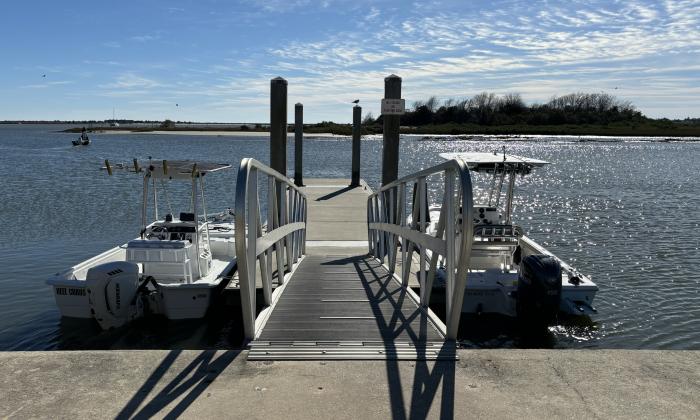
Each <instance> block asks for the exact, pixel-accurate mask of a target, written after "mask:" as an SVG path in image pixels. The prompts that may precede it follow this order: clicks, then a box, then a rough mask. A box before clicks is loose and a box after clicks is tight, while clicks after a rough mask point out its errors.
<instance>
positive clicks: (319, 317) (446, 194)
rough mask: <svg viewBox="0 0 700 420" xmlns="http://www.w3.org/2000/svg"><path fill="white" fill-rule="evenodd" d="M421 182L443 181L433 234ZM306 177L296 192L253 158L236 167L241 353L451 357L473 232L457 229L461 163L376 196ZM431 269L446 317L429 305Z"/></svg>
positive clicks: (467, 191) (463, 200)
mask: <svg viewBox="0 0 700 420" xmlns="http://www.w3.org/2000/svg"><path fill="white" fill-rule="evenodd" d="M429 178H430V179H431V182H433V181H432V180H433V179H437V180H441V181H440V182H442V181H444V188H443V192H442V200H441V201H442V203H443V206H442V210H441V214H440V217H439V222H438V223H437V227H436V229H435V230H434V232H433V231H430V230H429V229H428V228H429V222H428V220H427V211H426V209H427V208H428V199H429V193H428V188H427V187H426V186H427V182H428V179H429ZM307 182H308V184H307V185H306V186H305V187H300V186H297V185H294V183H293V182H292V181H291V180H290V179H289V178H287V177H286V176H285V175H283V174H281V173H279V172H277V171H275V170H273V169H271V168H270V167H268V166H266V165H264V164H262V163H260V162H258V161H256V160H254V159H250V158H247V159H243V161H242V162H241V166H240V168H239V171H238V178H237V181H236V210H235V215H236V216H235V217H236V243H235V246H236V256H237V263H238V274H239V279H240V291H241V310H242V321H243V330H244V336H245V339H246V342H247V343H248V344H249V350H250V351H249V352H248V358H249V359H251V360H299V359H303V360H316V359H318V360H321V359H377V360H381V359H413V360H423V359H454V358H456V349H455V346H456V344H455V343H456V336H457V330H458V326H459V316H460V313H461V308H462V297H463V292H461V291H463V290H464V287H465V282H466V276H467V268H468V262H469V261H468V255H469V253H470V250H471V243H470V242H469V241H471V239H470V238H472V237H473V235H471V234H470V235H459V236H457V235H458V233H459V232H471V231H472V230H473V226H472V225H471V223H472V214H471V209H472V202H471V184H470V182H471V181H470V179H469V172H468V168H467V167H466V166H465V165H464V163H463V162H461V161H456V160H453V161H449V162H446V163H443V164H441V165H437V166H435V167H432V168H428V169H425V170H422V171H419V172H417V173H414V174H412V175H409V176H407V177H404V178H401V179H399V180H397V181H394V182H392V183H389V184H387V185H384V186H382V187H381V188H380V189H379V190H378V191H376V192H373V191H372V190H371V188H369V186H368V185H367V184H366V183H364V182H362V183H361V184H362V185H359V186H348V183H349V180H343V179H307ZM439 195H440V194H439V193H438V194H434V193H432V195H431V196H430V198H433V199H434V196H437V197H438V199H439ZM261 197H262V198H263V200H266V202H265V201H262V203H261ZM411 209H412V210H411ZM409 212H410V213H409ZM439 256H440V258H438V257H439ZM443 266H444V270H443V268H442V267H443ZM438 267H439V268H440V270H443V272H444V273H446V274H445V275H444V277H445V278H444V285H445V286H444V287H445V290H446V305H445V308H446V310H445V313H446V316H445V322H443V321H442V320H440V319H439V318H438V317H437V316H436V315H435V313H434V312H433V311H432V310H431V309H430V305H429V303H430V295H431V290H432V288H433V281H434V279H435V276H436V272H437V270H438ZM257 276H259V277H260V279H259V280H260V283H259V284H261V285H262V302H258V293H257V290H256V284H258V282H257V280H258V279H257ZM273 284H274V285H276V287H274V288H273ZM413 288H416V289H417V290H418V292H416V291H414V290H413ZM455 291H459V292H455Z"/></svg>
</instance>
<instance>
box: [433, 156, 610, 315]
mask: <svg viewBox="0 0 700 420" xmlns="http://www.w3.org/2000/svg"><path fill="white" fill-rule="evenodd" d="M440 156H441V157H442V158H444V159H446V160H451V159H461V160H462V161H464V163H465V164H466V165H467V167H468V168H469V170H470V171H472V172H475V173H485V174H487V178H490V180H489V186H488V187H487V188H483V187H482V188H480V189H478V191H480V192H481V194H476V193H477V192H478V191H477V188H475V190H474V197H475V199H474V200H475V204H474V207H473V219H474V220H473V222H474V231H473V232H472V233H471V234H472V235H474V237H473V244H472V249H471V254H470V258H469V272H468V275H467V283H466V287H465V290H464V300H463V304H462V313H467V314H482V313H484V314H501V315H506V316H510V317H517V318H519V319H521V320H523V321H525V322H526V323H527V324H528V325H530V326H537V325H547V324H550V323H552V322H553V321H554V320H555V318H556V316H557V315H558V314H559V313H564V314H569V315H590V314H593V313H596V310H595V308H594V307H593V299H594V298H595V295H596V292H597V291H598V286H596V284H595V283H593V281H591V279H590V278H589V277H588V276H586V275H583V274H582V273H580V272H579V271H578V270H576V269H575V268H573V267H571V266H570V265H569V264H567V263H566V262H564V261H562V260H561V259H560V258H559V257H557V256H555V255H554V254H552V253H551V252H550V251H548V250H547V249H545V248H544V247H543V246H542V245H540V244H538V243H537V242H535V241H534V240H533V239H532V238H529V237H528V236H526V235H525V234H524V230H523V228H522V227H521V226H519V225H517V224H515V223H514V221H513V220H512V219H513V218H512V214H513V194H514V187H515V181H516V178H517V177H518V176H521V177H523V176H527V175H528V174H530V173H531V171H532V170H534V169H535V168H540V167H543V166H545V165H547V164H549V162H546V161H543V160H538V159H531V158H525V157H521V156H516V155H511V154H506V153H505V148H504V150H503V152H502V153H501V152H494V153H443V154H441V155H440ZM489 175H490V177H489ZM504 185H506V186H505V192H504V191H503V190H504ZM502 198H504V199H502ZM440 210H441V208H440V207H439V206H431V207H430V208H429V214H430V219H431V221H430V225H429V227H428V229H427V230H428V232H429V233H431V232H432V233H434V232H436V231H437V230H438V221H439V215H440ZM443 266H444V264H443ZM437 274H438V275H437V278H436V280H437V281H436V282H435V283H434V287H437V288H444V287H445V282H444V279H445V270H444V268H443V269H440V270H438V272H437Z"/></svg>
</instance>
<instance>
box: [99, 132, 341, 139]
mask: <svg viewBox="0 0 700 420" xmlns="http://www.w3.org/2000/svg"><path fill="white" fill-rule="evenodd" d="M93 134H110V135H111V134H120V135H125V134H159V135H160V134H165V135H174V136H218V137H223V136H226V137H270V132H269V131H195V130H162V131H161V130H155V131H131V130H105V131H101V130H96V131H93ZM287 136H288V137H294V133H288V134H287ZM304 137H330V138H344V137H348V136H341V135H337V134H332V133H308V134H306V133H305V134H304Z"/></svg>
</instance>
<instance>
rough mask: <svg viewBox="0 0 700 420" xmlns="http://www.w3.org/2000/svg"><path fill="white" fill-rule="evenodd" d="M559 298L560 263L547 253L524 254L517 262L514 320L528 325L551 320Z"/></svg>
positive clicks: (554, 314)
mask: <svg viewBox="0 0 700 420" xmlns="http://www.w3.org/2000/svg"><path fill="white" fill-rule="evenodd" d="M560 301H561V265H560V264H559V261H557V260H556V259H555V258H554V257H551V256H549V255H541V254H537V255H528V256H527V257H525V258H523V259H522V261H521V262H520V275H519V276H518V300H517V303H516V312H517V314H518V320H520V321H521V322H522V323H523V325H524V326H526V327H531V328H541V327H546V326H547V325H549V324H550V323H552V322H553V321H554V319H555V318H556V315H557V313H558V312H559V302H560Z"/></svg>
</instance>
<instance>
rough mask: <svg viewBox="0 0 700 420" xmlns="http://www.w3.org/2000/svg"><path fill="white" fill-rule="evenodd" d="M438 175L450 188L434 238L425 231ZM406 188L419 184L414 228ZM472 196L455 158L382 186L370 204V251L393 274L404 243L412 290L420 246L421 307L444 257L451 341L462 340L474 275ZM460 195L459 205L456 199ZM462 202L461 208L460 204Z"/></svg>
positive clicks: (405, 271)
mask: <svg viewBox="0 0 700 420" xmlns="http://www.w3.org/2000/svg"><path fill="white" fill-rule="evenodd" d="M434 175H443V177H444V182H445V190H444V194H443V200H442V206H441V212H440V219H439V221H438V223H437V229H436V232H435V235H431V234H428V233H427V232H426V230H427V227H428V224H429V223H428V222H427V218H428V215H427V212H428V198H427V197H428V190H427V182H426V179H427V178H428V177H430V176H434ZM455 179H456V181H457V182H456V183H455ZM407 184H412V185H413V186H414V190H413V191H414V194H413V199H412V200H410V201H411V202H410V203H408V204H411V208H412V210H411V224H410V226H409V225H407V223H406V221H407V216H408V215H407V214H406V204H407V202H406V201H407V200H409V197H407V194H406V190H407ZM455 187H456V188H455ZM472 194H473V191H472V181H471V174H470V172H469V168H468V167H467V165H466V164H465V163H464V162H463V161H462V160H461V159H452V160H449V161H446V162H443V163H441V164H438V165H435V166H433V167H430V168H427V169H423V170H420V171H417V172H415V173H413V174H410V175H407V176H404V177H402V178H400V179H398V180H396V181H393V182H391V183H389V184H386V185H383V186H382V187H381V188H379V190H378V191H377V192H375V193H373V194H371V195H370V196H369V198H368V200H367V222H368V241H369V248H370V253H372V254H373V255H374V256H375V257H377V258H378V259H380V260H381V261H382V262H384V259H385V258H386V257H388V266H389V270H390V271H391V272H394V270H395V266H396V258H397V255H396V253H397V249H398V246H399V244H400V245H401V258H402V270H401V281H402V283H403V286H404V287H408V277H409V275H410V272H411V270H410V268H411V262H412V255H413V252H414V248H415V247H418V248H419V253H420V269H419V281H420V286H421V293H420V304H421V305H422V306H424V307H427V306H428V304H429V301H430V291H431V289H432V283H433V280H434V277H435V274H436V271H437V263H438V257H439V255H442V256H443V261H446V262H447V265H446V273H447V279H446V280H447V281H446V302H447V304H446V306H447V311H446V312H447V313H446V322H445V331H443V333H444V335H445V336H446V338H448V339H456V337H457V330H458V328H459V320H460V316H461V310H462V302H463V299H464V288H465V285H466V281H467V273H468V271H469V257H470V254H471V248H472V243H473V240H474V235H473V231H474V220H473V217H472V212H473V196H472ZM455 195H456V196H457V198H458V200H459V201H458V202H456V201H455ZM397 201H398V203H399V205H398V207H397ZM387 202H388V203H387ZM457 203H458V204H459V205H458V206H456V204H457ZM457 216H460V217H457ZM380 232H381V233H380ZM428 250H429V251H431V255H430V261H429V270H428V272H427V274H426V272H425V270H424V268H425V263H426V262H427V259H428V255H427V251H428Z"/></svg>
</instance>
